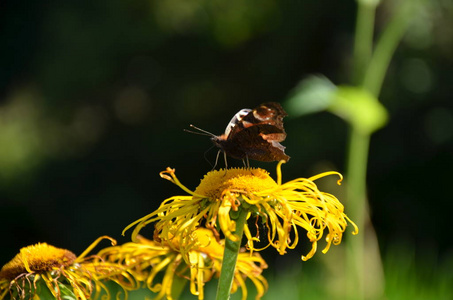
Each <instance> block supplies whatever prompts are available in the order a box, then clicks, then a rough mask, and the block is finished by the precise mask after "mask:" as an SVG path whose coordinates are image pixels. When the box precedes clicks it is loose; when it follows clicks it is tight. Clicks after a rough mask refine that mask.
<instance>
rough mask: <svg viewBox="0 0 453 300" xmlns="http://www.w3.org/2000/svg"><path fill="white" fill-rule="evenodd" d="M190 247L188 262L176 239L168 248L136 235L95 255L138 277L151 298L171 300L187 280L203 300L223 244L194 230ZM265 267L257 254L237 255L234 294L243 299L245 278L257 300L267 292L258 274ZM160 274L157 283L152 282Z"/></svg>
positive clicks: (209, 233) (209, 234)
mask: <svg viewBox="0 0 453 300" xmlns="http://www.w3.org/2000/svg"><path fill="white" fill-rule="evenodd" d="M190 240H191V245H192V246H191V248H190V251H189V252H188V253H186V255H187V257H188V262H186V261H185V260H184V257H183V254H182V253H180V252H179V251H178V249H182V248H180V243H179V241H178V238H174V239H172V243H173V244H172V245H170V244H168V243H165V242H164V243H160V242H156V241H151V240H148V239H146V238H144V237H142V236H137V242H135V243H126V244H124V245H120V246H113V247H109V248H105V249H103V250H101V251H100V252H99V255H100V257H101V258H102V259H103V260H105V261H109V262H112V263H119V264H122V265H125V266H126V267H127V268H128V269H132V270H134V272H135V273H136V274H139V275H138V276H139V277H138V278H140V280H141V281H145V282H146V285H147V287H148V288H149V289H150V290H151V291H153V292H155V293H157V296H156V298H154V299H156V300H157V299H163V298H164V297H167V299H172V294H173V290H174V289H175V287H174V286H175V285H177V284H181V282H180V281H181V280H189V282H190V291H191V293H192V294H194V295H197V296H198V299H204V288H203V286H204V284H205V283H206V282H208V281H209V280H211V278H213V277H218V276H219V274H220V270H221V266H222V257H223V249H224V245H223V242H224V241H217V240H216V238H215V236H214V234H213V232H212V231H211V230H208V229H205V228H197V229H195V230H194V231H193V232H192V234H191V235H190ZM264 268H267V264H266V262H265V261H264V260H263V259H262V258H261V256H259V255H258V254H257V253H255V254H253V255H251V254H250V253H245V252H244V253H240V254H239V258H238V261H237V265H236V271H235V276H234V281H233V286H232V292H233V293H234V292H235V291H236V290H237V289H238V287H240V288H241V289H242V299H243V300H245V299H247V288H246V285H245V280H244V279H245V278H249V279H251V280H252V282H253V283H254V284H255V287H256V288H257V291H258V293H257V299H260V298H261V296H262V295H263V294H264V292H265V291H266V290H267V281H266V279H265V278H264V277H263V276H262V275H261V273H262V270H263V269H264ZM159 273H163V278H162V281H161V282H157V281H158V280H157V279H156V278H157V277H158V276H157V275H158V274H159Z"/></svg>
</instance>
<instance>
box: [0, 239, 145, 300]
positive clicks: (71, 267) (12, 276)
mask: <svg viewBox="0 0 453 300" xmlns="http://www.w3.org/2000/svg"><path fill="white" fill-rule="evenodd" d="M104 238H107V237H101V238H99V239H97V240H96V241H95V242H94V243H93V244H92V245H91V246H90V247H88V249H87V250H85V252H84V253H83V254H82V255H80V256H79V257H77V256H76V255H75V254H74V253H72V252H71V251H69V250H66V249H61V248H56V247H54V246H51V245H48V244H46V243H38V244H35V245H31V246H27V247H24V248H22V249H21V250H20V252H19V253H18V254H17V255H16V256H15V257H14V258H13V259H12V260H11V261H10V262H8V263H7V264H5V265H4V266H3V267H2V269H1V271H0V300H1V299H3V298H4V297H5V296H6V295H7V294H8V292H9V293H10V294H11V296H12V298H13V299H35V298H33V297H34V295H36V292H37V289H39V288H41V287H43V286H46V287H47V288H48V290H49V291H50V293H51V294H52V295H53V296H54V297H55V299H59V300H61V299H63V298H65V299H66V297H69V298H71V297H72V298H76V299H89V298H90V297H91V295H92V293H93V292H95V293H96V295H97V294H99V293H100V292H101V291H102V290H104V292H105V293H106V294H107V296H106V299H110V295H109V292H108V290H107V289H106V287H105V285H104V284H103V282H102V279H109V280H113V281H115V282H117V283H118V284H119V285H120V286H121V287H122V288H123V290H124V291H126V290H130V289H134V288H137V287H138V286H137V285H136V281H135V279H134V277H133V275H132V274H131V273H130V272H129V271H128V270H127V269H126V268H125V267H124V266H121V265H119V264H113V263H110V262H103V261H97V262H94V261H93V258H92V257H85V256H86V254H87V253H88V252H89V251H91V249H92V248H94V247H95V246H96V245H97V244H98V243H99V241H100V240H102V239H104ZM108 239H110V238H108ZM110 240H111V241H112V243H113V242H114V240H112V239H110Z"/></svg>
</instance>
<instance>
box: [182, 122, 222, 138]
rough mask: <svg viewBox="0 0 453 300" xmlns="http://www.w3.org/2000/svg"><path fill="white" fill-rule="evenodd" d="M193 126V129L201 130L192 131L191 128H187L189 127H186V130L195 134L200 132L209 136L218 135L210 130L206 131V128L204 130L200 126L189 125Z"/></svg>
mask: <svg viewBox="0 0 453 300" xmlns="http://www.w3.org/2000/svg"><path fill="white" fill-rule="evenodd" d="M189 126H190V127H191V128H193V129H196V130H198V131H199V132H196V131H191V130H187V129H184V131H185V132H190V133H194V134H200V135H207V136H216V135H215V134H213V133H211V132H209V131H206V130H203V129H201V128H198V127H196V126H194V125H192V124H190V125H189Z"/></svg>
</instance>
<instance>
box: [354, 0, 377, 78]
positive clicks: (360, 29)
mask: <svg viewBox="0 0 453 300" xmlns="http://www.w3.org/2000/svg"><path fill="white" fill-rule="evenodd" d="M363 2H364V1H358V8H357V20H356V28H355V39H354V73H353V75H352V76H353V83H355V84H357V85H361V84H362V80H363V76H364V75H365V71H366V68H367V66H368V63H369V61H370V59H371V55H372V52H373V31H374V15H375V11H376V6H375V5H374V4H369V3H363Z"/></svg>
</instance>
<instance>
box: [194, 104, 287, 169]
mask: <svg viewBox="0 0 453 300" xmlns="http://www.w3.org/2000/svg"><path fill="white" fill-rule="evenodd" d="M285 116H287V113H286V112H285V111H284V110H283V108H282V106H281V105H280V104H279V103H276V102H268V103H263V104H261V105H259V106H258V107H256V108H254V109H248V108H245V109H241V110H240V111H239V112H238V113H236V114H235V115H234V117H233V118H232V119H231V121H230V122H229V123H228V125H227V127H226V129H225V132H224V133H223V134H221V135H215V134H212V133H210V132H208V131H205V130H203V129H200V128H198V127H195V126H193V125H190V127H192V128H194V129H197V130H198V131H200V132H202V133H203V134H204V135H208V136H210V137H211V140H212V142H213V143H214V145H215V146H217V147H218V148H219V151H218V153H217V158H216V165H217V160H218V157H219V154H220V153H221V152H223V154H224V158H225V166H226V167H227V160H226V157H227V156H230V157H233V158H237V159H242V161H243V162H244V165H247V167H249V166H250V165H249V159H253V160H258V161H266V162H268V161H280V160H285V161H288V160H289V158H290V157H289V156H288V155H286V154H285V147H284V146H282V145H281V144H280V142H282V141H284V140H285V138H286V132H285V129H284V128H283V118H284V117H285ZM186 131H188V130H186ZM189 132H191V131H189ZM192 133H195V132H192ZM246 162H247V164H246ZM214 167H215V166H214Z"/></svg>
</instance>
